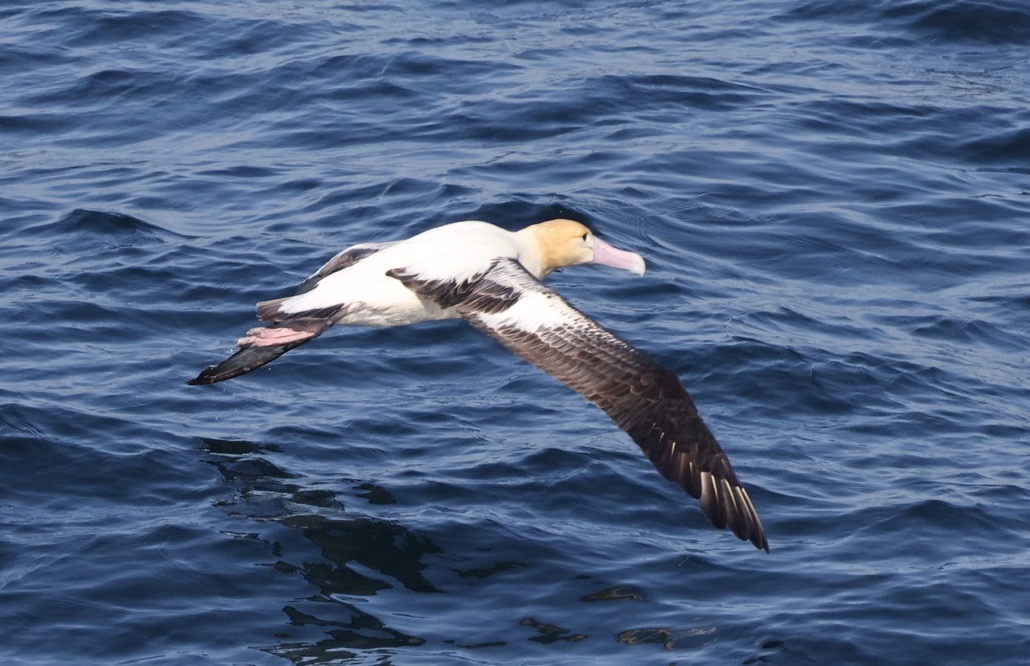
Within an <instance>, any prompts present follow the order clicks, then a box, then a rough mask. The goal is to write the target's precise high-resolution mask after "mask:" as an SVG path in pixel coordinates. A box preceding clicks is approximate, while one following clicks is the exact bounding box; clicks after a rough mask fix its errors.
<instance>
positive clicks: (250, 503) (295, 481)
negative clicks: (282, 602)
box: [203, 439, 442, 664]
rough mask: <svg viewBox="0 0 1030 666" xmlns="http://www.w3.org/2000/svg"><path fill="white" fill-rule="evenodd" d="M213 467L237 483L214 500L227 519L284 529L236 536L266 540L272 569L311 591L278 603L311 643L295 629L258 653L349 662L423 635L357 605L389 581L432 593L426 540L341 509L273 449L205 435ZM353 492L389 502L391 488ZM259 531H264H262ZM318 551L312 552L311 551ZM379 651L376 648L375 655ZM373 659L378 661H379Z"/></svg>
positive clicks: (432, 549) (431, 549)
mask: <svg viewBox="0 0 1030 666" xmlns="http://www.w3.org/2000/svg"><path fill="white" fill-rule="evenodd" d="M203 443H204V447H205V449H206V450H207V452H208V453H209V454H210V457H209V459H208V460H207V462H209V463H210V464H212V465H214V466H215V467H216V468H217V469H218V471H219V472H220V473H221V475H222V477H223V478H224V479H225V481H226V482H228V483H231V484H233V485H234V486H235V487H236V493H235V495H234V497H233V498H232V499H231V500H226V501H223V502H222V503H221V506H222V508H223V509H224V510H226V511H227V512H228V513H229V514H230V515H232V516H234V517H241V518H246V519H249V520H253V521H257V522H259V523H273V524H275V525H276V526H280V527H282V528H285V533H283V531H282V530H279V529H270V530H268V531H267V532H268V534H270V535H272V534H274V535H275V536H272V537H271V538H269V537H267V536H263V535H260V534H253V533H248V534H238V535H236V536H241V537H244V538H256V539H260V540H263V541H266V542H267V543H268V544H269V547H270V552H271V554H272V556H273V558H275V561H274V562H272V563H271V564H270V566H271V567H272V569H274V570H275V571H276V572H277V573H279V574H284V575H287V576H296V575H299V576H302V577H303V578H304V580H305V581H307V583H308V584H310V585H311V587H312V588H314V590H316V591H315V592H314V593H313V594H310V595H308V596H307V597H306V598H301V599H294V600H293V601H292V603H289V604H287V605H286V606H284V607H283V613H284V614H285V615H286V617H287V619H288V622H289V624H290V625H291V627H292V628H294V629H300V630H314V632H315V634H316V635H317V636H318V637H317V638H314V639H313V640H295V637H294V634H295V633H296V632H295V631H288V632H287V631H283V632H277V638H287V637H289V639H288V640H283V642H281V643H279V644H278V645H275V646H272V647H261V648H259V649H261V650H262V651H265V652H268V653H269V654H273V655H276V656H278V657H282V658H284V659H287V660H289V661H292V662H293V663H296V664H317V663H327V662H334V661H341V660H347V661H352V660H355V659H357V658H358V657H360V655H361V653H362V652H364V651H368V650H383V649H385V650H387V651H389V650H390V649H391V648H402V647H414V646H418V645H422V644H423V643H424V642H425V641H424V639H422V638H420V637H418V636H413V635H409V634H406V633H404V632H402V631H398V630H396V629H393V628H391V627H389V626H387V625H386V624H385V623H384V622H382V621H381V620H380V619H378V618H376V617H375V616H373V615H371V614H370V613H367V612H365V611H364V610H361V609H359V608H358V607H357V605H356V603H355V601H357V602H360V601H362V600H363V599H364V598H365V597H368V596H371V595H375V594H376V593H378V592H381V591H383V590H387V589H390V588H392V587H394V583H391V582H389V581H388V579H391V580H393V581H395V582H397V583H400V584H401V585H403V586H404V587H405V588H406V589H408V590H410V591H413V592H422V593H434V592H438V591H439V590H437V589H436V588H435V587H434V586H433V585H432V583H430V582H429V581H428V580H426V578H425V577H424V576H423V575H422V573H421V572H422V570H423V569H425V568H426V566H427V565H425V564H424V563H423V557H424V556H425V555H427V554H435V553H440V552H442V551H441V549H440V548H439V547H437V546H436V545H435V544H434V543H433V542H432V541H431V540H429V539H428V538H426V537H423V536H420V535H418V534H415V533H413V532H412V531H410V530H408V529H406V528H404V527H402V526H400V525H396V524H394V523H391V522H389V521H385V520H381V519H377V518H371V517H367V516H360V515H357V514H348V513H345V512H344V508H343V504H342V502H340V501H339V500H338V499H337V496H336V492H335V491H332V490H320V489H316V490H312V489H307V488H305V487H304V480H303V479H302V478H301V477H300V476H299V475H296V474H293V473H291V472H289V471H287V470H285V469H283V468H282V467H280V466H278V465H276V464H275V463H273V462H271V461H270V460H269V458H270V457H272V456H274V455H275V454H276V453H278V452H279V448H278V447H277V446H274V445H260V444H255V443H253V442H247V441H241V440H220V439H205V440H204V442H203ZM356 490H358V491H360V494H359V495H358V496H359V497H363V498H364V499H366V500H367V501H368V502H370V503H373V504H390V503H392V502H393V499H392V497H391V496H390V494H389V492H388V491H386V490H385V489H382V488H379V487H377V486H373V485H371V484H357V488H356ZM261 532H265V530H261ZM297 536H300V537H302V539H303V541H302V542H301V543H304V544H307V545H313V546H314V547H316V548H317V551H318V553H319V557H317V558H312V557H310V554H311V550H310V548H298V547H296V538H295V537H297ZM298 550H299V551H300V557H302V558H303V560H302V561H301V562H291V561H289V560H290V559H291V558H292V557H293V556H291V555H289V554H288V552H292V551H298ZM380 656H381V655H380ZM377 663H386V662H383V661H382V660H377Z"/></svg>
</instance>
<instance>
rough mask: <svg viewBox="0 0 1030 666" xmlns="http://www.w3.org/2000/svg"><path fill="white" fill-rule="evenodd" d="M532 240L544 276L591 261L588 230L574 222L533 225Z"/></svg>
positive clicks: (591, 254)
mask: <svg viewBox="0 0 1030 666" xmlns="http://www.w3.org/2000/svg"><path fill="white" fill-rule="evenodd" d="M530 229H532V230H533V238H534V240H536V243H537V247H538V248H539V252H540V263H541V265H542V266H543V269H544V274H547V273H550V272H551V271H553V270H555V269H558V268H562V267H563V266H573V265H575V264H585V263H588V262H590V261H591V260H592V259H593V256H594V255H593V250H591V249H590V242H589V239H590V236H591V233H590V229H587V228H586V227H585V226H584V225H582V224H580V223H579V222H576V221H575V220H566V219H561V218H559V219H556V220H547V221H546V222H541V223H540V224H534V225H533V226H532V227H530Z"/></svg>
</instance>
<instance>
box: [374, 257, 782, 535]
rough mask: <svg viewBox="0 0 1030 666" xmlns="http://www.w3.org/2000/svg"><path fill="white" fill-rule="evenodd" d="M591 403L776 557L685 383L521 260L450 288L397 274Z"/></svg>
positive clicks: (721, 524)
mask: <svg viewBox="0 0 1030 666" xmlns="http://www.w3.org/2000/svg"><path fill="white" fill-rule="evenodd" d="M390 275H391V276H392V277H395V278H397V279H399V280H400V281H401V282H403V283H404V284H405V286H407V287H408V288H409V289H412V290H413V291H415V292H416V293H418V294H419V295H420V296H422V297H423V298H428V299H430V300H434V301H440V302H441V303H443V302H446V304H447V305H448V306H451V307H454V308H456V309H457V311H458V312H459V313H460V314H461V315H462V317H464V318H465V319H466V320H468V322H469V323H470V324H472V325H473V326H475V327H476V328H478V329H479V330H481V331H483V332H484V333H486V334H487V335H489V336H490V337H492V338H494V339H495V340H497V341H498V342H500V343H501V344H502V345H504V346H505V347H507V348H508V349H509V350H510V351H512V352H513V353H515V354H517V355H518V356H521V357H522V358H523V359H525V360H527V361H529V362H530V363H532V364H533V365H535V366H536V367H538V368H540V369H541V370H543V371H544V372H546V373H548V374H550V375H552V376H554V377H555V378H556V379H558V380H559V381H561V382H562V383H564V384H565V385H566V386H568V387H570V388H572V389H573V390H574V391H576V392H577V393H579V394H580V395H582V396H583V397H585V398H586V399H587V400H589V401H591V402H593V403H594V404H595V405H597V406H598V407H600V408H601V409H603V410H604V411H605V413H607V414H608V416H609V417H611V419H612V420H613V421H614V422H615V423H616V424H617V425H618V426H619V427H620V428H622V429H623V430H625V431H626V432H627V433H628V434H629V436H630V437H632V438H633V441H635V442H636V443H637V444H638V445H639V446H640V448H641V449H643V451H644V454H645V455H647V457H648V458H649V459H650V460H651V462H652V463H654V465H655V467H656V468H657V469H658V471H659V472H661V474H662V475H663V476H665V477H666V478H667V479H670V480H672V481H674V482H676V483H677V484H678V485H679V486H680V487H681V488H683V489H684V490H685V491H686V492H688V493H689V494H690V495H691V496H693V497H695V498H697V499H698V501H699V503H700V505H701V509H702V510H703V511H704V512H705V514H706V515H707V516H708V518H709V519H710V520H711V521H712V524H713V525H715V526H716V527H718V528H720V529H722V528H726V527H728V528H729V529H731V530H732V531H733V533H734V534H736V535H737V536H738V537H739V538H741V539H744V540H748V541H750V542H751V543H753V544H754V545H755V546H756V547H758V548H761V549H764V550H765V551H766V552H768V551H769V544H768V541H767V540H766V537H765V531H764V530H763V529H762V523H761V521H760V520H759V518H758V513H757V512H756V511H755V508H754V505H752V503H751V499H750V498H749V497H748V494H747V491H746V490H745V489H744V488H743V487H742V486H741V485H740V483H739V482H738V481H737V475H736V474H735V473H734V472H733V468H732V467H731V466H730V462H729V460H728V459H727V458H726V454H725V453H723V450H722V447H720V446H719V443H718V442H717V441H716V440H715V437H714V436H713V435H712V433H711V431H709V430H708V427H707V426H706V425H705V423H704V421H702V420H701V417H700V416H699V415H698V413H697V408H696V407H695V406H694V401H693V400H691V398H690V395H689V394H688V393H687V391H686V389H684V388H683V384H682V383H680V381H679V378H677V377H676V375H675V374H674V373H673V372H672V371H670V370H668V369H667V368H665V367H663V366H662V365H660V364H659V363H658V362H657V361H655V360H654V359H652V358H651V357H650V356H648V355H646V354H644V353H643V352H641V351H639V350H637V349H635V348H634V347H632V346H631V345H630V344H628V343H627V342H625V341H623V340H621V339H620V338H618V337H617V336H616V335H614V334H613V333H611V332H610V331H608V330H606V329H604V328H602V327H601V326H599V325H598V324H597V323H596V322H594V321H593V320H592V319H590V318H589V317H587V316H586V315H584V314H583V313H582V312H580V311H579V310H577V309H576V308H574V307H572V306H571V305H569V304H568V303H567V302H566V301H565V300H564V299H562V298H561V297H560V296H558V295H557V294H556V293H554V292H553V291H551V290H550V289H548V288H547V287H545V286H544V285H543V284H542V283H541V282H540V281H539V280H537V279H536V278H534V277H533V276H532V275H530V274H529V273H528V272H527V271H526V270H525V269H524V268H523V267H522V266H521V265H520V264H519V263H518V262H517V261H515V260H513V259H500V260H498V261H497V262H495V263H494V264H493V265H492V266H491V268H490V269H489V270H488V271H486V272H485V273H484V274H482V275H481V276H478V278H477V279H476V280H474V281H466V282H464V283H462V284H453V285H452V284H448V283H442V282H432V281H426V280H420V279H419V276H418V275H413V274H408V273H405V272H404V271H403V270H394V271H391V272H390Z"/></svg>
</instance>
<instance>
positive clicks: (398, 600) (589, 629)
mask: <svg viewBox="0 0 1030 666" xmlns="http://www.w3.org/2000/svg"><path fill="white" fill-rule="evenodd" d="M203 448H204V450H205V452H206V454H207V456H206V458H205V462H207V463H208V464H210V465H213V466H214V467H215V468H216V469H217V470H218V472H219V473H220V475H221V476H222V478H223V479H224V481H225V483H227V484H229V485H230V486H231V487H232V488H233V493H232V496H231V497H230V498H226V499H223V500H221V501H220V502H219V503H218V505H219V507H220V508H221V509H222V510H224V511H225V512H226V513H227V514H228V515H229V516H230V517H231V518H234V519H242V520H244V521H246V522H252V523H256V524H257V525H258V526H257V527H256V528H255V529H254V530H253V531H251V530H250V529H244V530H240V531H236V532H229V531H228V530H226V533H227V534H228V535H229V536H232V537H235V538H243V539H251V540H256V541H258V542H260V543H261V544H263V547H264V548H265V551H266V552H267V553H268V555H269V557H268V558H267V559H265V560H264V561H261V562H260V565H261V566H266V567H268V569H269V570H270V571H271V572H272V573H273V574H274V575H275V576H276V577H277V578H278V579H279V584H276V583H275V582H272V581H269V582H268V589H267V590H264V591H260V592H258V593H257V598H258V599H262V600H265V601H262V603H268V604H275V603H276V599H284V598H285V599H287V601H286V602H285V603H284V604H283V605H282V613H283V614H284V615H285V616H286V626H282V627H280V628H278V629H276V628H273V631H272V634H273V635H274V637H275V639H276V640H277V641H278V642H277V643H276V644H274V645H262V646H255V647H256V649H258V650H261V651H263V652H265V653H268V654H271V655H274V656H276V657H280V658H282V659H285V660H287V661H290V662H292V663H295V664H322V663H341V662H347V663H375V664H390V663H394V661H393V660H394V659H398V658H399V659H403V658H406V657H405V656H404V655H407V657H411V658H414V659H416V660H417V659H419V658H428V659H431V658H432V656H433V655H436V656H439V657H441V658H443V657H444V656H445V655H446V656H447V658H451V659H453V658H454V657H455V656H456V655H457V654H461V653H462V652H463V651H466V650H467V651H470V652H468V653H466V654H465V656H466V657H467V658H469V659H470V660H472V661H478V659H479V658H481V657H478V658H477V657H474V656H472V652H475V653H478V654H480V655H483V656H485V657H487V658H489V659H491V660H492V659H508V658H513V659H516V660H517V659H519V658H521V657H525V656H526V655H529V654H535V655H536V656H537V657H538V658H539V657H543V656H544V655H543V654H542V653H540V652H539V650H540V649H549V650H558V652H559V653H560V654H565V656H569V655H568V654H567V653H566V651H567V650H569V649H572V650H574V651H575V653H576V654H579V656H581V657H583V658H586V659H590V658H591V655H594V656H599V655H598V652H597V651H598V650H601V653H602V654H604V655H606V656H611V655H610V651H611V650H613V649H614V650H616V651H622V650H628V653H627V654H626V655H625V656H626V657H627V659H629V658H631V656H632V655H633V654H636V655H637V656H638V657H642V658H643V659H644V661H643V662H638V663H645V662H647V663H650V661H652V660H654V659H658V660H661V661H662V663H665V662H667V661H668V659H669V656H670V655H675V654H679V655H683V654H694V655H698V654H702V653H704V650H705V648H706V647H709V646H710V645H713V644H714V643H716V642H718V641H719V640H720V639H726V638H729V636H728V635H727V634H724V632H723V631H722V630H720V627H719V620H718V619H717V618H715V617H705V616H704V614H703V613H702V614H701V615H700V616H699V615H698V614H697V613H696V611H692V612H691V613H690V616H689V619H687V617H686V616H685V617H684V621H683V622H682V623H676V624H675V625H668V624H664V623H654V622H653V620H655V619H657V618H652V622H648V621H647V619H645V618H647V617H648V615H649V613H650V610H649V609H652V605H653V604H657V605H659V606H660V605H661V603H662V601H661V600H660V599H649V598H648V595H649V593H648V591H646V589H645V588H641V587H639V586H638V585H636V584H635V583H633V582H629V581H627V580H624V581H618V580H611V579H610V578H609V575H610V572H609V573H604V572H602V571H600V570H598V569H597V568H595V567H592V566H591V565H590V564H589V557H588V558H587V560H586V561H584V562H581V563H580V564H583V566H584V570H583V571H580V570H579V568H578V565H577V563H576V561H575V560H576V557H575V556H574V555H573V554H570V553H560V554H557V553H551V552H550V551H548V550H547V549H548V546H546V545H544V546H541V545H540V544H539V543H527V542H523V541H520V542H519V544H518V545H517V549H526V548H537V549H541V550H539V552H536V554H535V555H534V556H532V557H529V558H528V560H527V559H526V558H522V559H520V556H519V555H518V551H517V549H511V548H510V544H509V545H508V546H504V545H502V544H500V543H493V542H491V539H492V538H497V537H496V535H494V536H490V535H483V534H480V533H479V530H481V529H482V528H483V524H482V523H476V522H473V524H471V525H470V526H469V527H468V529H470V530H473V531H476V534H475V535H472V534H466V533H460V534H458V535H452V537H453V538H454V543H465V544H467V545H468V548H463V549H462V550H461V552H455V553H448V552H446V551H445V549H444V548H443V547H441V546H440V545H439V544H438V543H437V542H435V541H434V540H433V539H432V538H430V537H428V536H426V535H425V534H420V533H419V532H418V531H417V530H414V529H411V528H409V527H406V526H405V525H403V524H402V523H401V522H398V521H394V520H389V519H384V518H382V517H378V516H374V515H372V514H374V513H375V512H376V510H377V509H382V510H386V511H392V510H393V509H394V508H395V507H391V506H389V505H395V504H397V502H396V500H395V499H394V497H393V495H392V494H391V493H390V491H389V490H388V489H386V488H384V487H382V486H379V485H376V484H373V483H369V482H367V481H362V480H356V479H341V478H334V479H330V480H320V479H317V478H314V477H307V476H304V475H301V474H298V473H295V472H293V471H290V470H288V469H286V468H284V466H283V465H282V462H281V459H282V458H283V457H285V454H284V451H283V449H281V448H280V447H279V446H278V445H275V444H258V443H254V442H250V441H245V440H227V439H204V440H203ZM273 461H274V462H273ZM345 500H346V503H347V505H348V506H347V507H345V506H344V501H345ZM396 508H397V510H398V512H399V513H403V508H402V507H401V506H400V505H397V507H396ZM500 538H506V537H500ZM548 538H549V537H547V536H546V535H545V536H544V537H542V540H543V541H546V540H547V539H548ZM469 539H473V541H472V542H470V541H469ZM449 543H450V542H449ZM554 547H559V548H560V547H561V546H554ZM502 549H503V554H502V555H501V556H500V559H490V560H489V561H488V562H483V561H482V560H481V559H479V558H480V557H484V556H485V557H489V558H493V557H495V556H496V555H498V553H497V551H501V550H502ZM570 559H571V560H573V561H572V562H571V563H570V564H569V565H568V568H565V567H560V568H558V569H555V568H554V566H553V563H554V562H556V561H558V560H562V561H565V560H570ZM470 560H474V562H470ZM543 562H546V563H550V564H540V563H543ZM430 567H432V579H433V580H432V581H431V580H430V578H429V577H427V575H426V570H427V569H429V568H430ZM541 568H543V569H547V571H546V572H545V573H541V571H540V569H541ZM592 569H593V571H592V573H591V570H592ZM554 576H557V578H556V579H555V578H554ZM538 577H539V578H540V579H538ZM298 578H301V579H303V581H304V585H302V586H300V587H299V588H298V585H297V583H296V582H290V579H293V580H294V581H296V579H298ZM606 579H607V580H606ZM265 580H266V581H267V580H268V579H265ZM283 581H285V583H283ZM525 585H530V587H532V588H534V590H526V589H525V588H524V586H525ZM284 586H285V587H284ZM298 589H301V590H303V591H302V592H300V593H297V590H298ZM284 590H285V592H284ZM463 590H464V591H467V592H470V593H473V592H474V594H473V596H474V597H475V598H472V597H468V596H462V595H463V594H464V592H463ZM537 594H543V595H544V602H543V603H540V598H539V597H537V596H535V595H537ZM383 595H386V597H385V598H383ZM523 595H527V598H526V599H523ZM374 598H375V599H377V600H376V601H375V602H374V604H375V606H376V608H377V609H378V610H375V611H374V612H375V613H376V614H373V612H370V611H371V610H372V609H370V606H371V605H372V603H370V602H373V599H374ZM461 606H468V611H467V612H464V611H462V612H460V613H459V612H457V611H456V610H455V608H456V607H461ZM476 608H479V609H480V610H479V611H477V610H476ZM434 616H435V617H434ZM664 619H665V620H666V621H667V620H668V618H667V617H666V618H664ZM415 623H417V624H415ZM465 623H470V625H469V626H459V625H463V624H465ZM394 625H400V626H394ZM627 625H629V626H627ZM411 626H418V627H421V630H417V633H418V634H420V635H416V633H414V632H412V631H411V630H410V629H409V627H411ZM724 629H726V630H729V628H724ZM729 631H732V630H729ZM441 634H442V635H441ZM574 644H575V645H578V646H579V647H575V648H573V647H572V646H573V645H574ZM530 646H535V647H530ZM616 646H617V647H616ZM781 649H782V648H781V646H780V645H779V644H778V642H775V641H774V642H771V643H766V644H762V645H751V646H750V647H748V648H745V650H744V652H745V654H742V655H741V663H761V662H764V661H766V660H767V659H769V658H770V656H771V653H775V652H778V651H780V650H781ZM413 650H414V652H412V651H413ZM641 650H643V651H644V652H641ZM698 650H701V653H699V652H698ZM554 656H555V657H556V658H557V657H558V655H557V654H556V655H554ZM544 658H546V657H544Z"/></svg>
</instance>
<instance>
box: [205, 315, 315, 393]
mask: <svg viewBox="0 0 1030 666" xmlns="http://www.w3.org/2000/svg"><path fill="white" fill-rule="evenodd" d="M330 325H331V322H329V321H326V320H321V319H302V320H296V321H291V322H289V324H276V325H274V326H267V327H265V328H255V329H252V330H251V331H250V332H248V333H247V335H246V336H244V337H243V338H240V343H239V344H240V350H239V351H237V352H236V353H235V354H233V355H232V356H230V357H229V358H227V359H225V360H224V361H222V362H221V363H219V364H217V365H209V366H207V367H206V368H204V370H203V372H201V373H200V374H199V375H197V376H196V377H194V378H193V379H191V380H189V381H188V382H186V383H187V384H192V385H197V384H214V383H215V382H220V381H224V380H226V379H232V378H233V377H239V376H240V375H244V374H246V373H248V372H250V371H251V370H256V369H258V368H260V367H261V366H263V365H264V364H266V363H270V362H272V361H274V360H275V359H277V358H279V357H280V356H282V355H283V354H285V353H286V352H288V351H290V350H291V349H293V348H294V347H299V346H300V345H302V344H304V343H305V342H309V341H311V340H314V339H315V338H317V337H318V336H319V335H321V334H322V332H323V331H325V329H327V328H329V326H330ZM276 340H283V342H282V344H275V342H276Z"/></svg>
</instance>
